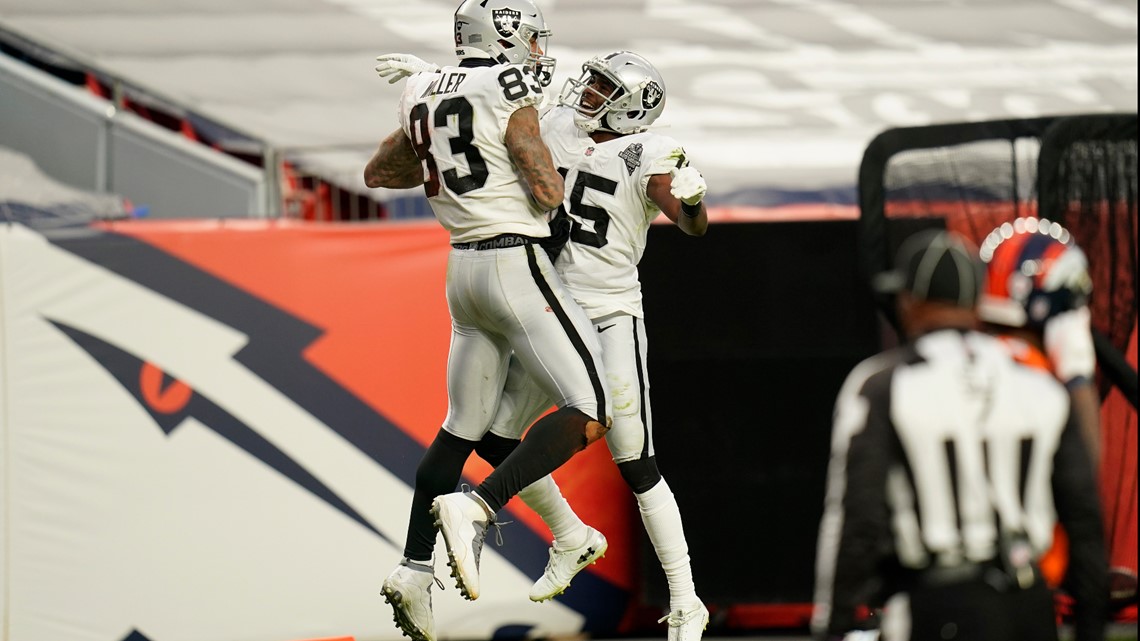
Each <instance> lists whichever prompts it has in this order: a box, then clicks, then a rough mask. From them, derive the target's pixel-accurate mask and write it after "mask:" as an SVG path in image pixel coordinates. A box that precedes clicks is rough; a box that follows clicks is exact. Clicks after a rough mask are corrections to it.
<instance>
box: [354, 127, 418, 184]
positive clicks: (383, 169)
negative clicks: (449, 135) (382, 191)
mask: <svg viewBox="0 0 1140 641" xmlns="http://www.w3.org/2000/svg"><path fill="white" fill-rule="evenodd" d="M364 184H366V185H368V186H369V187H388V188H390V189H407V188H410V187H419V186H420V185H422V184H424V170H423V165H422V164H421V163H420V159H419V158H418V157H416V150H415V148H413V147H412V141H411V140H409V139H408V136H407V135H406V134H405V133H404V131H403V130H402V129H397V130H396V131H393V132H392V133H391V134H389V136H388V137H387V138H385V139H384V141H383V142H381V143H380V148H379V149H377V150H376V153H375V154H373V155H372V159H371V160H369V161H368V164H367V165H365V167H364Z"/></svg>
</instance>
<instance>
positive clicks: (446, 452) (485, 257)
mask: <svg viewBox="0 0 1140 641" xmlns="http://www.w3.org/2000/svg"><path fill="white" fill-rule="evenodd" d="M487 5H488V3H487V2H486V1H485V0H466V1H465V2H463V3H462V4H461V5H460V6H459V8H458V9H457V10H456V12H455V20H454V27H455V44H456V54H457V55H458V57H459V59H460V62H459V64H458V66H452V67H444V68H443V69H440V70H439V71H438V72H435V73H425V74H420V75H417V76H415V77H413V78H412V79H411V80H410V81H409V82H408V83H407V86H406V87H405V89H404V92H403V95H402V98H401V100H400V106H399V112H398V115H399V120H400V128H399V129H398V130H396V131H395V132H394V133H392V134H391V135H390V136H388V138H387V139H385V140H384V141H383V143H381V145H380V148H379V149H378V150H377V152H376V154H375V155H374V156H373V158H372V159H371V160H370V161H369V162H368V165H367V166H366V168H365V170H364V177H365V182H366V183H367V184H368V185H369V186H370V187H389V188H408V187H418V186H421V185H422V186H423V188H424V189H425V191H426V192H427V196H428V201H429V203H430V204H431V207H432V210H433V211H434V213H435V215H436V217H437V218H438V220H439V221H440V223H441V224H443V226H444V227H445V228H446V229H447V230H448V231H449V232H450V235H451V243H452V248H453V249H452V250H451V252H450V254H449V256H448V266H447V284H446V293H447V302H448V309H449V310H450V313H451V319H452V336H451V350H450V354H449V356H448V367H447V391H448V405H449V407H448V413H447V417H446V419H445V420H444V423H443V426H442V429H441V430H440V432H439V434H438V435H437V436H436V439H435V441H434V442H433V443H432V445H431V446H430V447H429V448H428V450H427V452H426V453H425V455H424V458H423V460H422V461H421V462H420V465H419V467H418V469H417V473H416V487H415V494H414V497H413V500H412V506H411V514H410V521H409V526H408V537H407V540H406V543H405V549H404V556H405V558H404V559H403V561H402V562H401V563H400V565H398V566H397V567H396V569H395V570H394V571H393V572H392V573H391V574H390V575H389V576H388V578H387V579H386V580H385V581H384V585H383V588H382V592H383V594H384V596H385V598H386V599H387V600H388V601H389V603H391V605H392V607H393V611H394V615H395V620H396V624H397V626H398V627H399V628H400V629H401V630H402V631H403V632H404V633H405V634H407V635H409V636H410V637H412V638H413V639H416V640H417V641H434V639H435V630H434V621H433V618H432V612H431V594H430V589H431V584H432V582H433V579H434V568H433V559H432V552H433V550H434V548H435V528H434V526H433V525H438V526H439V528H440V531H441V532H442V533H443V536H444V542H445V544H446V546H447V551H448V557H449V561H448V562H449V565H451V566H452V574H453V576H455V577H456V581H457V583H458V587H459V589H460V591H461V592H462V593H463V595H464V596H465V597H466V598H468V599H475V598H477V597H478V596H479V555H480V552H481V550H482V544H483V539H484V537H485V536H486V529H487V527H488V525H490V524H492V523H493V522H494V514H495V513H496V512H497V511H498V510H499V509H501V508H502V506H503V505H505V504H506V503H507V501H508V500H510V498H511V497H512V496H514V495H515V494H517V493H518V491H519V490H521V489H522V488H523V487H525V486H527V485H529V484H531V483H533V482H534V481H536V480H538V479H541V478H543V477H545V476H547V475H548V474H549V473H550V472H552V471H554V470H555V469H557V467H558V466H559V465H561V464H562V463H564V462H566V461H567V460H569V459H570V457H571V456H573V455H574V454H575V453H576V452H578V451H581V450H582V449H584V448H585V447H586V446H587V445H588V444H589V443H591V442H593V441H594V440H597V439H599V438H601V437H602V436H603V435H604V434H605V432H606V429H607V428H608V425H609V422H610V419H609V413H610V410H609V408H610V401H609V397H608V391H607V388H606V386H605V384H604V368H603V366H602V362H601V349H600V345H599V341H598V336H597V333H596V331H595V330H594V328H593V326H592V324H591V323H590V320H589V319H588V318H587V317H586V315H585V314H584V313H583V311H582V309H581V308H580V307H579V306H578V305H577V304H576V303H575V302H574V300H573V298H572V297H571V296H570V295H569V293H568V292H567V290H566V289H565V286H564V285H563V284H562V281H561V279H560V278H559V277H558V275H557V273H556V272H555V270H554V265H553V263H552V261H551V259H550V257H549V256H548V255H547V253H546V252H545V251H543V249H542V247H541V246H540V245H539V243H540V242H542V241H543V240H544V239H545V238H546V237H548V236H549V235H550V228H549V226H548V225H547V222H546V217H545V212H546V211H548V210H550V209H554V208H556V207H557V206H558V205H559V204H560V203H561V200H562V194H563V180H562V176H561V175H559V173H558V172H557V171H556V168H555V166H554V164H553V163H552V161H551V156H550V152H549V150H548V149H547V148H546V146H545V145H544V144H543V143H542V140H541V138H540V135H539V121H538V112H537V110H536V109H535V105H537V104H540V103H541V100H542V91H543V88H542V82H540V80H539V78H548V77H549V71H550V66H551V65H553V63H554V61H553V59H552V58H549V57H547V56H545V55H544V51H543V44H544V41H545V39H546V38H547V37H548V36H549V33H550V32H549V30H548V29H547V28H546V24H545V21H544V20H543V17H542V12H541V11H540V10H539V8H538V7H537V6H536V5H535V4H534V2H533V1H532V0H502V1H500V2H496V3H495V4H494V5H493V6H487ZM512 354H513V356H514V358H516V359H517V360H518V361H519V362H520V363H521V365H522V367H523V368H525V369H526V370H527V371H528V372H529V373H530V374H531V375H532V376H533V377H535V378H536V379H538V381H539V386H540V387H541V388H542V389H543V390H544V391H545V392H547V393H548V394H550V395H551V398H553V399H554V404H555V405H557V406H558V408H559V409H558V410H557V411H555V412H553V413H551V414H550V415H548V416H546V417H544V418H543V419H542V420H541V421H539V422H538V423H536V424H535V425H534V427H533V428H532V429H531V430H530V432H529V433H528V434H527V438H526V439H524V440H523V442H522V443H521V444H518V446H517V449H515V448H514V443H512V444H511V449H512V450H513V452H492V453H491V456H492V457H494V456H495V455H496V454H499V455H500V456H499V458H501V459H502V460H500V461H498V465H497V467H496V469H495V471H494V472H492V474H490V475H489V476H488V477H487V479H485V480H484V481H483V483H481V484H480V485H479V486H478V487H477V488H475V490H474V491H473V492H467V493H457V492H454V489H455V487H456V485H457V484H458V482H459V480H460V478H461V476H462V470H463V465H464V463H465V462H466V460H467V458H468V456H469V455H470V454H471V452H472V451H474V450H476V448H477V447H479V446H480V441H481V439H482V438H483V437H484V436H485V435H486V433H487V431H488V429H489V428H490V425H491V421H492V419H493V417H494V411H495V408H496V407H497V406H498V401H499V397H500V395H501V394H502V391H503V386H504V383H505V381H506V377H507V369H508V363H509V361H510V358H511V357H512ZM491 449H494V448H493V446H492V448H491ZM481 453H483V451H482V450H481ZM433 520H434V524H433Z"/></svg>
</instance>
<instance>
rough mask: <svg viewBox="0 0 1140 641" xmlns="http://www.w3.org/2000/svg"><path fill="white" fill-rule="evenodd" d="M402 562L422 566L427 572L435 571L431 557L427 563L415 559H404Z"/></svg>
mask: <svg viewBox="0 0 1140 641" xmlns="http://www.w3.org/2000/svg"><path fill="white" fill-rule="evenodd" d="M404 560H405V561H407V562H408V563H415V564H416V565H422V566H424V567H426V568H427V569H429V570H434V569H435V556H432V558H430V559H428V560H427V561H417V560H416V559H408V558H405V559H404Z"/></svg>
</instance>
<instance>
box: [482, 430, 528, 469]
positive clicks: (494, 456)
mask: <svg viewBox="0 0 1140 641" xmlns="http://www.w3.org/2000/svg"><path fill="white" fill-rule="evenodd" d="M518 446H519V441H518V439H513V438H505V437H502V436H499V435H497V434H491V433H487V434H486V435H485V436H483V438H482V439H480V441H479V442H478V443H476V444H475V453H476V454H478V455H479V457H480V458H482V459H483V460H484V461H487V462H488V463H490V464H491V467H499V464H500V463H502V462H503V461H504V460H506V458H507V457H508V456H510V455H511V452H513V451H515V448H516V447H518Z"/></svg>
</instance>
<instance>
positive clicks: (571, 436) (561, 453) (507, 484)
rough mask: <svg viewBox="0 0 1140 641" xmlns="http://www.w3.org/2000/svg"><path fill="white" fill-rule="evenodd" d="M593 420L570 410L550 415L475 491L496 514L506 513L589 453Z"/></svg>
mask: <svg viewBox="0 0 1140 641" xmlns="http://www.w3.org/2000/svg"><path fill="white" fill-rule="evenodd" d="M591 420H592V419H591V418H590V417H588V416H586V415H585V414H584V413H582V412H581V411H579V410H576V409H573V408H569V407H565V408H562V409H560V410H558V411H556V412H552V413H550V414H547V415H546V416H545V417H543V418H542V419H540V420H539V421H538V422H537V423H535V424H534V425H532V426H531V428H530V431H529V432H528V433H527V435H526V438H524V439H523V440H522V443H520V444H519V446H518V448H517V449H515V451H514V452H512V453H511V455H510V456H508V457H507V458H506V459H505V460H504V461H503V462H502V463H501V464H500V465H499V466H498V467H496V468H495V471H494V472H491V475H490V476H488V477H487V478H486V479H485V480H484V481H483V482H482V483H480V484H479V487H477V488H475V492H476V493H478V494H479V496H480V497H482V499H483V500H484V501H485V502H486V503H487V507H489V508H491V511H492V512H498V511H499V510H501V509H503V506H504V505H506V504H507V501H509V500H511V497H512V496H514V495H516V494H518V493H519V491H520V490H522V489H523V488H524V487H526V486H528V485H530V484H531V483H534V482H535V481H537V480H538V479H540V478H542V477H544V476H546V475H547V474H550V473H551V472H553V471H554V470H557V469H558V468H559V467H560V466H561V465H562V464H563V463H565V462H566V461H569V460H570V457H572V456H574V455H575V454H577V453H578V452H581V451H582V450H584V449H586V423H588V422H589V421H591Z"/></svg>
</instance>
